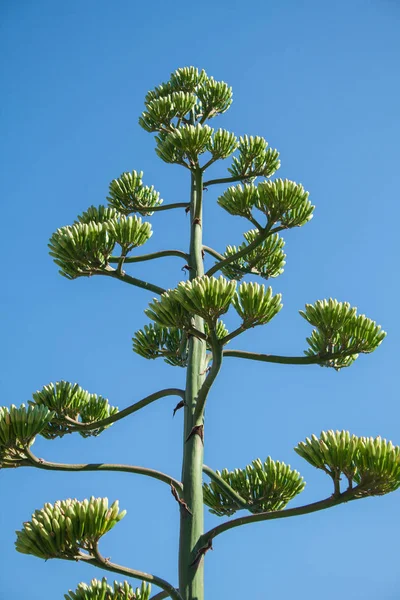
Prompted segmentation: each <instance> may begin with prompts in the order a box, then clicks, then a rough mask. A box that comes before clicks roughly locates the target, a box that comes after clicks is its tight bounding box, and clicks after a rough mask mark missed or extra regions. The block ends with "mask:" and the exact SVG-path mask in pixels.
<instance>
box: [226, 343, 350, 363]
mask: <svg viewBox="0 0 400 600" xmlns="http://www.w3.org/2000/svg"><path fill="white" fill-rule="evenodd" d="M224 343H225V342H224ZM353 354H357V351H356V350H354V349H353V350H346V351H345V352H336V353H334V354H325V355H323V356H322V355H321V356H318V355H315V356H277V355H274V354H260V353H258V352H247V351H245V350H224V351H223V356H224V357H225V356H227V357H229V356H231V357H232V358H247V359H248V360H258V361H261V362H268V363H278V364H282V365H318V364H320V363H323V362H325V361H327V360H334V359H335V358H343V357H345V356H352V355H353Z"/></svg>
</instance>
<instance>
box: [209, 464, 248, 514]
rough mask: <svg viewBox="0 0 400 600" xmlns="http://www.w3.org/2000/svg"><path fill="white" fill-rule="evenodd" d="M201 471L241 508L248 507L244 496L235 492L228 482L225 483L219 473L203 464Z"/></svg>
mask: <svg viewBox="0 0 400 600" xmlns="http://www.w3.org/2000/svg"><path fill="white" fill-rule="evenodd" d="M203 473H205V474H206V475H208V477H209V478H210V479H212V480H213V481H215V483H216V484H217V485H218V486H219V487H220V488H221V489H222V490H223V491H224V492H225V494H226V495H227V496H228V497H229V498H230V499H231V500H232V501H233V502H234V503H235V504H236V505H238V506H240V507H241V508H249V504H248V502H247V501H246V500H245V499H244V498H242V496H241V495H240V494H238V493H237V492H235V490H234V489H233V488H231V486H230V485H229V483H227V482H226V481H225V480H224V479H222V477H221V476H220V475H218V473H216V472H215V471H213V469H211V468H210V467H207V465H203Z"/></svg>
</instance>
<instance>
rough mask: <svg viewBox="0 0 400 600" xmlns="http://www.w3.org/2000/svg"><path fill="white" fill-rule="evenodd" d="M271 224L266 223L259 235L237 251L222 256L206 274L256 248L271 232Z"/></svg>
mask: <svg viewBox="0 0 400 600" xmlns="http://www.w3.org/2000/svg"><path fill="white" fill-rule="evenodd" d="M271 226H272V225H267V226H266V227H265V228H264V229H262V230H261V232H260V235H258V236H257V237H256V238H255V239H254V240H253V241H252V242H251V243H250V244H249V245H248V246H245V247H244V248H242V250H238V251H237V252H235V254H232V255H231V256H228V257H227V258H224V260H221V261H220V262H218V263H216V264H215V265H214V266H213V267H211V269H209V270H208V271H207V273H206V275H208V276H209V277H211V275H214V273H216V271H219V270H220V269H221V268H222V267H225V266H226V265H229V264H230V263H232V262H234V261H235V260H237V259H238V258H243V257H244V256H246V254H248V253H249V252H251V251H252V250H254V249H255V248H257V246H258V245H259V244H261V242H263V241H264V240H266V239H267V237H268V236H269V235H270V234H271V233H272V231H271Z"/></svg>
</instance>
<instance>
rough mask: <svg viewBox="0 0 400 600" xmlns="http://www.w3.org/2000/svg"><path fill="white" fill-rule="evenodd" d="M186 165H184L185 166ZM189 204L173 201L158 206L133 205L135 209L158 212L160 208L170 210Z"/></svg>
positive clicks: (185, 206)
mask: <svg viewBox="0 0 400 600" xmlns="http://www.w3.org/2000/svg"><path fill="white" fill-rule="evenodd" d="M186 166H187V165H185V167H186ZM188 206H189V204H188V203H187V202H173V203H171V204H160V206H140V205H137V206H135V211H138V212H139V211H144V212H160V211H162V210H171V208H187V207H188Z"/></svg>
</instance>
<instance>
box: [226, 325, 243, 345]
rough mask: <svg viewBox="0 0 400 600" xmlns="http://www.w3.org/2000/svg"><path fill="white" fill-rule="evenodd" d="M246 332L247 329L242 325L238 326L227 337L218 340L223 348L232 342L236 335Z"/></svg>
mask: <svg viewBox="0 0 400 600" xmlns="http://www.w3.org/2000/svg"><path fill="white" fill-rule="evenodd" d="M246 330H247V327H245V326H244V325H243V323H242V324H241V325H239V327H237V328H236V329H234V330H233V331H231V332H230V333H228V335H226V336H225V337H223V338H222V339H221V340H220V343H221V345H222V346H225V344H227V343H228V342H230V341H231V340H233V338H235V337H237V336H238V335H240V334H241V333H243V332H244V331H246Z"/></svg>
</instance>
